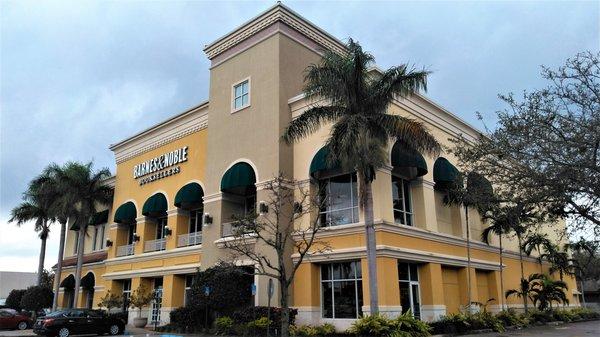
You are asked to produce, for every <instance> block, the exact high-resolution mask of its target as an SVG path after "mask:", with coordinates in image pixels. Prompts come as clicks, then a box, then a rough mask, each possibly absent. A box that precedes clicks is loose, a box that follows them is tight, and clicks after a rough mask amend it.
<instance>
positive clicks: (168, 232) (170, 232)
mask: <svg viewBox="0 0 600 337" xmlns="http://www.w3.org/2000/svg"><path fill="white" fill-rule="evenodd" d="M171 234H173V231H172V230H171V228H169V226H165V236H171Z"/></svg>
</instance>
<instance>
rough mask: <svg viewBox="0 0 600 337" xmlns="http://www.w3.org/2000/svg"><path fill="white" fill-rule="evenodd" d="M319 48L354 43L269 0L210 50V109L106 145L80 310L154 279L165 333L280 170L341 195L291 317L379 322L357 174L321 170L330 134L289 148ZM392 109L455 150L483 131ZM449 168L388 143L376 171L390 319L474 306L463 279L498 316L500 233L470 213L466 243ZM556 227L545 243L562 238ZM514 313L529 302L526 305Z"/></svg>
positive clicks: (414, 110) (509, 257) (509, 262)
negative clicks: (197, 277)
mask: <svg viewBox="0 0 600 337" xmlns="http://www.w3.org/2000/svg"><path fill="white" fill-rule="evenodd" d="M324 49H330V50H334V51H339V52H342V51H343V50H344V45H343V44H342V43H341V42H340V41H339V40H337V39H336V38H334V37H332V36H331V35H329V34H328V33H326V32H325V31H323V30H321V29H320V28H318V27H316V26H315V25H313V24H312V23H310V22H309V21H307V20H306V19H304V18H302V17H301V16H299V15H298V14H296V13H295V12H293V11H291V10H290V9H289V8H287V7H285V6H283V5H280V4H278V5H275V6H274V7H272V8H270V9H268V10H267V11H266V12H264V13H262V14H260V15H259V16H257V17H255V18H254V19H252V20H251V21H248V22H246V23H244V24H243V25H242V26H240V27H239V28H237V29H235V30H234V31H232V32H231V33H229V34H227V35H225V36H223V37H222V38H220V39H218V40H217V41H215V42H213V43H211V44H209V45H207V46H206V48H205V49H204V51H205V53H206V55H207V57H208V58H209V59H210V61H211V67H210V92H209V100H208V101H207V102H204V103H202V104H200V105H198V106H196V107H194V108H192V109H189V110H187V111H184V112H183V113H180V114H178V115H176V116H174V117H171V118H169V119H167V120H165V121H164V122H162V123H159V124H157V125H155V126H153V127H151V128H149V129H147V130H144V131H142V132H140V133H138V134H136V135H133V136H131V137H130V138H127V139H125V140H123V141H121V142H118V143H116V144H113V145H111V146H110V149H111V150H112V151H113V152H114V154H115V159H116V165H117V169H116V174H115V176H114V178H112V179H111V180H110V181H107V184H110V185H111V186H113V187H114V199H113V203H112V206H111V207H110V208H109V209H107V210H105V211H104V212H101V213H100V214H99V215H98V217H97V221H96V222H97V224H96V225H95V226H93V227H90V228H88V235H87V236H86V239H85V240H86V242H85V249H84V250H85V258H84V265H83V273H82V276H83V279H82V289H81V290H82V291H81V292H80V298H79V299H78V303H79V304H80V306H89V307H96V306H97V304H98V301H99V299H100V297H102V296H103V295H104V294H105V293H106V292H107V291H108V290H111V292H114V293H118V294H124V295H125V296H128V294H129V293H130V292H131V290H132V289H135V288H136V287H137V286H138V285H139V284H141V283H146V284H148V286H150V287H151V288H153V289H156V290H157V291H158V292H159V293H160V294H161V300H160V303H156V304H154V305H153V306H152V307H151V308H148V310H145V311H144V312H143V315H148V316H149V317H150V319H149V321H151V322H152V321H159V322H160V323H161V324H164V323H166V322H168V320H169V312H170V311H171V310H173V309H174V308H177V307H180V306H183V305H184V303H185V293H186V289H187V288H189V286H190V282H191V275H192V274H193V273H194V272H195V271H196V270H197V268H201V269H205V268H208V267H210V266H213V265H215V264H216V263H218V262H219V261H221V260H225V259H226V258H227V256H228V254H227V252H226V249H225V248H223V244H222V242H223V240H227V235H228V234H229V232H230V230H229V228H230V226H229V224H228V223H229V222H230V221H231V220H230V219H231V215H233V214H244V212H247V211H249V210H250V209H252V208H254V207H255V206H256V204H257V203H258V202H260V201H261V200H265V198H266V197H267V195H266V191H265V189H264V186H265V182H267V181H269V180H270V179H273V177H274V176H276V175H277V174H278V173H279V172H281V173H282V174H283V175H284V176H285V177H287V178H289V179H293V180H296V181H301V182H307V183H309V184H310V185H311V186H313V185H314V186H321V187H322V188H324V189H323V190H324V191H326V192H325V193H326V194H327V197H328V198H331V200H334V202H332V203H330V204H329V205H328V206H327V207H325V208H324V209H321V210H320V212H319V214H316V215H314V216H319V217H320V219H321V221H322V224H323V225H324V226H327V228H326V229H325V230H323V231H321V233H320V234H319V238H321V239H326V240H327V242H328V243H329V245H330V246H331V249H330V250H328V251H326V252H323V253H321V254H316V255H314V256H311V257H310V258H309V259H308V260H306V261H305V262H304V263H303V264H302V265H301V267H300V268H299V270H298V273H297V275H296V279H295V282H294V284H293V289H292V294H291V303H292V306H293V307H295V308H297V309H298V311H299V314H298V317H297V321H298V322H299V323H310V324H318V323H323V322H331V323H333V324H335V325H336V326H337V327H339V328H340V329H343V328H345V327H348V326H349V325H350V324H351V322H352V321H353V320H354V319H356V318H357V317H358V316H359V315H361V314H363V313H368V312H369V306H368V303H369V298H368V297H369V292H368V284H369V280H368V275H367V273H366V270H367V265H366V254H365V240H364V223H363V214H361V212H360V210H359V207H358V201H357V200H358V192H357V181H356V180H357V178H356V175H354V174H352V173H341V172H336V171H327V170H325V171H323V170H322V167H321V168H320V167H319V165H318V164H319V163H318V160H319V158H321V157H322V153H323V152H322V151H321V152H319V151H320V150H321V149H322V148H323V145H324V142H325V138H326V136H327V135H328V128H327V127H324V128H323V129H322V130H320V131H319V132H318V133H316V134H314V135H312V136H310V137H308V138H306V139H305V140H303V141H301V142H299V143H296V144H293V145H286V144H285V143H282V141H281V139H280V136H281V134H282V132H283V129H284V128H285V126H287V125H288V123H289V122H290V120H292V119H293V118H294V117H296V116H299V115H300V114H302V113H303V111H305V110H306V109H307V108H309V107H310V105H311V104H312V103H314V102H309V101H307V100H306V99H305V98H304V97H303V95H302V86H303V72H304V70H305V68H306V67H307V66H308V65H310V64H312V63H317V62H318V61H319V59H320V55H321V53H322V51H323V50H324ZM400 61H401V60H399V62H400ZM372 71H373V72H378V70H377V69H373V70H372ZM389 113H392V114H399V115H402V116H406V117H410V118H413V119H417V120H419V121H421V122H422V123H424V124H425V125H426V127H427V128H428V129H429V131H430V132H431V133H432V134H433V135H434V136H435V137H436V138H437V139H438V141H439V142H440V143H442V144H444V145H450V143H449V141H448V139H449V138H452V137H457V136H458V135H463V136H464V137H467V138H469V137H470V138H472V139H473V138H474V137H476V135H477V133H478V131H477V130H475V129H474V128H473V127H471V126H470V125H468V124H467V123H465V122H464V121H462V120H461V119H460V118H458V117H457V116H455V115H453V114H452V113H450V112H449V111H447V110H445V109H444V108H442V107H440V106H439V105H437V104H436V103H434V102H432V101H431V100H429V99H427V98H426V97H424V96H422V95H416V96H413V97H410V98H409V99H401V100H397V101H394V103H393V105H392V106H390V111H389ZM454 160H455V159H454V158H453V157H452V156H451V155H448V154H442V157H440V158H429V157H426V156H425V157H423V156H421V155H420V154H407V153H403V152H402V151H401V150H400V149H399V148H396V147H393V146H390V163H389V165H388V166H387V167H385V168H383V169H380V170H378V171H377V172H376V175H377V178H376V180H375V181H374V185H373V194H374V215H375V223H376V225H375V230H376V238H377V264H378V280H379V286H378V288H379V303H380V310H381V311H382V312H383V313H387V314H388V315H397V314H399V313H400V312H403V311H406V310H408V309H411V310H412V311H413V313H415V314H416V315H418V316H419V317H420V318H421V319H423V320H434V319H437V318H439V317H440V316H441V315H443V314H446V313H452V312H457V311H459V310H460V309H461V307H464V306H465V305H466V304H467V298H468V294H467V292H468V288H467V279H468V278H469V275H470V280H471V283H472V285H473V286H472V287H471V299H472V300H473V301H479V302H483V303H485V302H487V301H488V299H490V298H494V299H495V300H494V301H492V302H491V306H490V309H491V310H493V311H497V310H500V307H501V299H502V298H503V296H502V294H501V292H500V272H499V271H500V265H499V262H498V260H499V259H498V258H499V254H498V252H499V249H498V246H497V244H498V238H497V237H496V238H492V244H491V245H487V244H484V243H482V242H481V241H480V234H481V231H482V229H483V228H484V226H485V224H483V223H481V221H480V220H479V216H478V215H477V212H476V211H474V210H473V211H471V214H470V216H469V228H470V233H469V234H468V233H467V232H466V228H467V225H466V217H465V215H464V212H461V211H460V209H459V208H458V207H456V206H453V207H450V206H446V205H445V204H444V203H443V196H444V194H443V192H442V191H439V189H437V188H436V184H439V183H441V181H440V180H443V179H444V174H443V173H444V170H445V169H448V167H449V165H452V164H451V163H452V162H453V161H454ZM320 169H321V170H320ZM209 218H210V220H211V221H206V220H207V219H209ZM297 225H298V226H303V224H302V223H298V224H297ZM558 226H559V227H560V226H562V227H564V223H562V224H559V225H558ZM555 230H556V228H554V229H548V232H549V233H551V235H554V233H555ZM559 230H560V228H559ZM467 235H469V237H470V240H471V251H470V255H471V259H472V264H471V267H472V268H471V269H470V270H468V268H467V250H466V242H467ZM76 237H77V235H76V232H74V231H69V234H68V235H67V239H66V244H65V267H64V269H63V273H62V275H60V279H61V292H60V297H59V306H61V307H68V306H69V305H70V304H71V303H72V299H73V293H74V291H73V285H74V277H73V275H74V273H75V266H74V265H75V250H76V246H77V242H76ZM504 242H505V252H504V266H503V267H504V277H503V278H504V280H503V281H504V288H505V289H511V288H516V287H517V286H518V283H519V279H520V267H519V255H518V252H517V251H518V250H517V245H516V243H515V241H514V240H512V239H511V238H505V240H504ZM289 258H290V261H291V260H292V259H293V258H294V256H290V257H289ZM524 268H525V274H526V275H529V274H531V273H534V272H539V271H540V268H542V269H543V270H544V271H547V270H548V266H547V265H546V264H544V265H543V266H540V265H539V264H538V262H537V260H536V259H535V258H534V257H525V264H524ZM567 281H568V284H569V294H568V297H569V299H570V301H571V305H577V304H578V301H577V297H576V296H574V292H573V291H574V290H575V289H576V287H575V283H574V281H573V280H572V279H570V278H569V279H568V280H567ZM255 284H256V289H257V293H256V296H255V297H254V301H255V303H256V304H257V305H265V304H266V302H267V295H266V291H267V290H266V287H267V286H266V284H267V279H266V278H265V277H262V276H256V277H255ZM276 293H277V292H276ZM275 303H276V299H275ZM505 303H506V304H507V305H508V306H509V307H514V308H521V307H522V303H521V302H520V301H519V300H517V299H509V300H508V301H506V302H505Z"/></svg>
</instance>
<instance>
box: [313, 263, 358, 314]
mask: <svg viewBox="0 0 600 337" xmlns="http://www.w3.org/2000/svg"><path fill="white" fill-rule="evenodd" d="M352 262H355V263H357V264H358V265H360V264H361V262H360V260H350V261H338V262H331V263H324V264H321V265H320V268H319V288H320V293H321V296H320V297H321V301H320V302H321V303H320V306H319V310H320V311H321V319H358V318H360V317H362V316H363V314H362V307H361V306H359V305H358V304H359V303H360V301H359V298H358V281H361V286H362V281H363V278H362V266H361V273H360V275H357V273H356V270H355V272H354V273H355V274H354V277H355V278H354V279H333V268H332V266H333V265H334V264H342V263H352ZM323 266H327V268H330V274H331V279H330V280H323V272H322V271H321V268H323ZM335 282H354V297H355V301H356V305H357V309H356V317H355V318H336V317H335V292H334V287H333V284H334V283H335ZM323 283H330V284H331V297H332V298H331V315H332V317H325V316H323V315H324V313H323V300H324V297H325V293H324V291H323ZM362 295H363V297H364V293H363V294H362ZM363 305H364V303H363Z"/></svg>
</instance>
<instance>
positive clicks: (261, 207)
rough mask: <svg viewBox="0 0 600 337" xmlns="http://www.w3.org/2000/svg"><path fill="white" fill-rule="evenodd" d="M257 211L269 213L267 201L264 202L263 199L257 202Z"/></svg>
mask: <svg viewBox="0 0 600 337" xmlns="http://www.w3.org/2000/svg"><path fill="white" fill-rule="evenodd" d="M258 212H259V213H260V214H267V213H269V205H267V203H266V202H264V201H261V202H260V203H259V204H258Z"/></svg>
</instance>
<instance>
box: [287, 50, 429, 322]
mask: <svg viewBox="0 0 600 337" xmlns="http://www.w3.org/2000/svg"><path fill="white" fill-rule="evenodd" d="M346 50H347V52H346V53H342V54H338V53H335V52H333V51H326V52H325V53H324V55H323V58H322V59H321V62H320V63H319V64H313V65H311V66H309V67H308V68H307V72H306V76H305V83H306V84H305V87H304V93H305V96H306V98H307V99H324V100H325V101H328V104H327V105H325V103H324V104H317V105H315V106H313V107H311V108H310V109H308V110H307V111H305V112H304V113H303V114H302V115H300V116H299V117H298V118H296V119H294V120H293V121H291V122H290V124H289V125H288V127H287V128H286V129H285V131H284V133H283V136H282V138H283V140H284V141H285V142H286V143H288V144H290V143H292V142H295V141H299V140H300V139H303V138H305V137H307V136H308V135H310V134H312V133H314V132H315V131H317V130H318V129H320V128H321V127H322V126H323V125H325V124H327V123H332V124H333V125H332V127H331V131H330V133H329V138H328V139H327V142H326V145H327V146H328V147H329V155H328V158H327V160H328V161H329V162H330V163H334V162H336V163H339V164H340V165H341V167H342V168H343V169H345V170H349V171H350V170H356V172H357V174H358V177H359V193H360V203H359V205H360V207H361V209H362V210H363V212H364V216H365V232H366V241H367V262H368V275H369V295H370V303H369V304H370V308H371V313H373V314H375V313H378V312H379V302H378V293H377V264H376V251H375V247H376V243H375V228H374V224H373V221H374V219H373V193H372V186H371V183H372V181H373V179H375V172H376V170H377V169H378V168H381V167H383V166H384V165H385V164H386V163H388V161H389V158H388V154H387V151H386V149H387V147H388V143H389V141H390V140H391V139H394V140H399V141H401V142H402V144H403V145H404V146H406V147H407V148H410V149H414V150H417V151H420V152H425V153H428V154H431V155H436V154H437V153H439V151H440V145H439V144H438V142H437V141H436V140H435V138H434V137H433V136H432V135H431V134H430V133H429V132H428V131H427V129H426V128H425V127H424V126H423V124H421V123H420V122H417V121H415V120H412V119H409V118H406V117H402V116H398V115H391V114H388V113H387V108H388V106H389V105H390V104H391V103H392V101H393V100H394V99H397V98H405V97H408V96H410V95H413V94H415V93H417V92H419V91H420V90H426V87H427V75H428V72H427V71H415V70H413V69H410V68H409V67H408V66H407V65H401V66H398V67H392V68H390V69H388V70H386V71H384V72H383V74H380V75H371V73H370V69H369V68H370V67H371V66H372V65H374V62H375V59H374V58H373V56H372V55H371V54H369V53H367V52H365V51H363V50H362V48H361V46H360V45H359V44H358V43H357V42H355V41H353V40H352V39H350V40H349V42H348V43H347V44H346Z"/></svg>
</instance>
